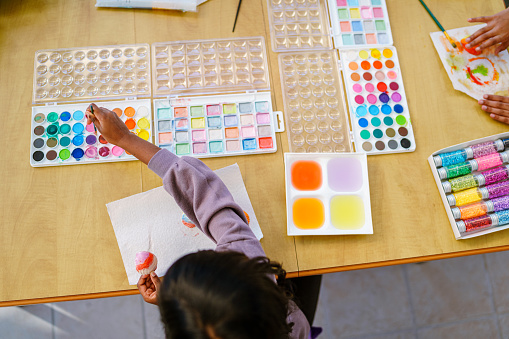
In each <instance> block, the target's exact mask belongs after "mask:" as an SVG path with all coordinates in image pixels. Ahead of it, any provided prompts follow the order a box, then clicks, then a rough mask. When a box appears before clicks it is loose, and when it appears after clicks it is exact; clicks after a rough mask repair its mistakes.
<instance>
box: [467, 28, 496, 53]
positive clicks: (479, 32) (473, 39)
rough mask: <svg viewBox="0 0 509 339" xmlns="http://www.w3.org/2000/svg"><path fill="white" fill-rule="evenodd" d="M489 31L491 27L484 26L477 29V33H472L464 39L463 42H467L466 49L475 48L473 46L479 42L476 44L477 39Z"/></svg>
mask: <svg viewBox="0 0 509 339" xmlns="http://www.w3.org/2000/svg"><path fill="white" fill-rule="evenodd" d="M490 30H491V27H488V26H485V27H483V28H480V29H478V30H477V31H475V32H474V34H472V35H471V36H469V37H468V38H466V39H465V41H466V42H468V44H467V46H468V47H467V48H470V46H475V45H477V44H479V42H477V43H476V41H479V40H480V39H479V38H480V37H481V36H483V35H484V34H486V33H487V32H489V31H490ZM481 41H482V40H481Z"/></svg>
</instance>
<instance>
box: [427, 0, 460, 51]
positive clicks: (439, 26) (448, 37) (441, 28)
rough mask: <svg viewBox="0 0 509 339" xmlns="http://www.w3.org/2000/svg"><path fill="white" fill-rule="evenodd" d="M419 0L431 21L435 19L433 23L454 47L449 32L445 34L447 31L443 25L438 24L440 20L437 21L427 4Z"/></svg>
mask: <svg viewBox="0 0 509 339" xmlns="http://www.w3.org/2000/svg"><path fill="white" fill-rule="evenodd" d="M419 2H420V3H421V4H422V6H423V7H424V9H425V10H426V12H428V14H429V15H430V16H431V18H432V19H433V21H435V23H436V24H437V26H438V28H440V30H441V31H442V32H443V33H444V35H445V37H446V38H447V40H449V42H450V43H451V45H452V47H454V48H456V43H455V42H454V40H453V39H452V38H451V37H450V36H449V34H447V32H446V31H445V29H444V27H443V26H442V25H441V24H440V22H438V20H437V18H435V16H434V15H433V13H431V11H430V10H429V8H428V6H426V4H425V3H424V1H422V0H419Z"/></svg>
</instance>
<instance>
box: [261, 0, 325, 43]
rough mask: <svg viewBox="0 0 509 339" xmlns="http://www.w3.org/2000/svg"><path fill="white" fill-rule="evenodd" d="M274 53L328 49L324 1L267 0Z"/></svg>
mask: <svg viewBox="0 0 509 339" xmlns="http://www.w3.org/2000/svg"><path fill="white" fill-rule="evenodd" d="M267 8H268V10H269V23H270V35H271V41H272V49H273V50H274V52H287V51H299V50H311V49H331V48H332V40H331V38H330V31H329V23H328V20H327V4H326V2H325V1H324V0H267Z"/></svg>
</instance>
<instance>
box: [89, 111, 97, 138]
mask: <svg viewBox="0 0 509 339" xmlns="http://www.w3.org/2000/svg"><path fill="white" fill-rule="evenodd" d="M89 115H91V116H92V117H93V118H94V120H95V115H94V107H92V105H90V114H89ZM92 125H94V134H95V135H97V128H96V127H95V124H94V121H93V120H92Z"/></svg>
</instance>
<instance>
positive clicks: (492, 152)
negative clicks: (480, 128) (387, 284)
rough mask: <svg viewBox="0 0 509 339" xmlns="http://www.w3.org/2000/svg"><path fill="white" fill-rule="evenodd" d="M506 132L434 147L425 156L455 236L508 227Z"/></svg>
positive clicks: (508, 144)
mask: <svg viewBox="0 0 509 339" xmlns="http://www.w3.org/2000/svg"><path fill="white" fill-rule="evenodd" d="M508 148H509V133H501V134H497V135H492V136H489V137H485V138H481V139H476V140H472V141H468V142H464V143H461V144H458V145H454V146H451V147H447V148H444V149H441V150H438V151H436V152H434V153H433V154H431V155H430V156H429V158H428V162H429V165H430V167H431V172H432V173H433V176H434V178H435V182H436V184H437V187H438V191H439V193H440V196H441V198H442V201H443V203H444V207H445V211H446V213H447V217H448V218H449V221H450V224H451V227H452V230H453V232H454V236H455V237H456V239H469V238H473V237H478V236H481V235H485V234H489V233H493V232H497V231H501V230H504V229H507V228H509V180H508V179H509V151H507V149H508Z"/></svg>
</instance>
